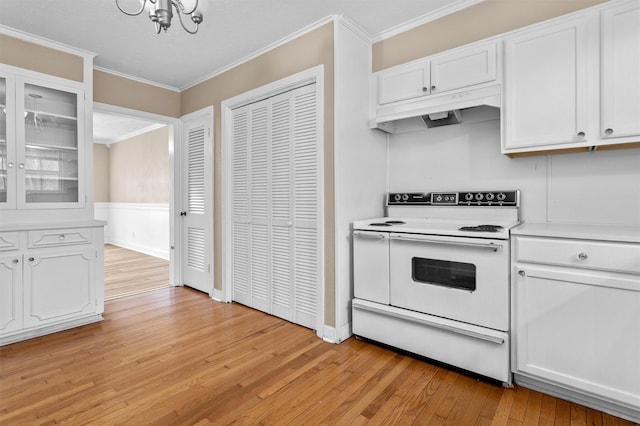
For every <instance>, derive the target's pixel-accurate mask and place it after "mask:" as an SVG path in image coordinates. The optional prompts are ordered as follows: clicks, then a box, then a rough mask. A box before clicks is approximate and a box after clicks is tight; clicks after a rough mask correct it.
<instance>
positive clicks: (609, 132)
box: [604, 128, 613, 136]
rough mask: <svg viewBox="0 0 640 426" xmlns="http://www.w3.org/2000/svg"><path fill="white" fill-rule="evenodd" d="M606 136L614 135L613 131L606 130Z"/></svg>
mask: <svg viewBox="0 0 640 426" xmlns="http://www.w3.org/2000/svg"><path fill="white" fill-rule="evenodd" d="M604 134H605V135H607V136H610V135H612V134H613V129H611V128H609V129H606V130H605V131H604Z"/></svg>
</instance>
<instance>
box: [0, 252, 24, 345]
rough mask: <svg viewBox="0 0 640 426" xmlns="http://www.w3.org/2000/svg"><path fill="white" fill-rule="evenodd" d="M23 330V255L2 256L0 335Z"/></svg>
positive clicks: (0, 265) (0, 268) (0, 272)
mask: <svg viewBox="0 0 640 426" xmlns="http://www.w3.org/2000/svg"><path fill="white" fill-rule="evenodd" d="M21 328H22V255H20V254H18V253H14V254H2V255H0V334H3V333H8V332H11V331H15V330H20V329H21Z"/></svg>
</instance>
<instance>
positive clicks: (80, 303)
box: [0, 226, 104, 344]
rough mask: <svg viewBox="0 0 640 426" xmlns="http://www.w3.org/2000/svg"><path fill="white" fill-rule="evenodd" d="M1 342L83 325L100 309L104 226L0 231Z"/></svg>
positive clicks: (102, 304)
mask: <svg viewBox="0 0 640 426" xmlns="http://www.w3.org/2000/svg"><path fill="white" fill-rule="evenodd" d="M9 234H12V235H11V236H17V238H14V239H13V240H12V241H15V244H14V245H13V246H9V245H5V246H3V247H1V248H0V249H1V250H2V251H0V344H8V343H12V342H16V341H20V340H24V339H27V338H31V337H35V336H40V335H43V334H47V333H51V332H55V331H59V330H63V329H66V328H71V327H74V326H78V325H82V324H87V323H90V322H94V321H98V320H101V319H102V316H101V314H102V312H103V310H104V301H103V300H104V296H103V293H104V284H103V283H104V278H103V258H104V247H103V229H102V226H96V227H87V228H73V229H50V230H42V229H39V230H24V231H20V232H12V233H3V232H0V240H1V239H3V237H6V238H4V240H5V241H6V240H8V239H9V238H8V235H9Z"/></svg>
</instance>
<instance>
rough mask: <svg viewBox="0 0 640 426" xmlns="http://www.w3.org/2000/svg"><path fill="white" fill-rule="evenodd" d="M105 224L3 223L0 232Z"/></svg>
mask: <svg viewBox="0 0 640 426" xmlns="http://www.w3.org/2000/svg"><path fill="white" fill-rule="evenodd" d="M106 224H107V222H105V221H103V220H95V219H87V220H74V221H69V222H59V221H57V222H38V223H6V224H5V223H3V224H0V232H8V231H32V230H37V229H69V228H91V227H98V226H105V225H106Z"/></svg>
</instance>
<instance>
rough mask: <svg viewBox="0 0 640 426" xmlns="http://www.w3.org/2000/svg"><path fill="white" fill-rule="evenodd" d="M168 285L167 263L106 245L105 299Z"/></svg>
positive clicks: (166, 261) (156, 258)
mask: <svg viewBox="0 0 640 426" xmlns="http://www.w3.org/2000/svg"><path fill="white" fill-rule="evenodd" d="M168 286H169V261H168V260H164V259H160V258H158V257H153V256H148V255H146V254H143V253H140V252H137V251H133V250H128V249H125V248H122V247H118V246H114V245H111V244H105V246H104V297H105V300H108V299H113V298H116V297H123V296H128V295H131V294H137V293H142V292H145V291H149V290H154V289H157V288H164V287H168Z"/></svg>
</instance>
